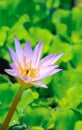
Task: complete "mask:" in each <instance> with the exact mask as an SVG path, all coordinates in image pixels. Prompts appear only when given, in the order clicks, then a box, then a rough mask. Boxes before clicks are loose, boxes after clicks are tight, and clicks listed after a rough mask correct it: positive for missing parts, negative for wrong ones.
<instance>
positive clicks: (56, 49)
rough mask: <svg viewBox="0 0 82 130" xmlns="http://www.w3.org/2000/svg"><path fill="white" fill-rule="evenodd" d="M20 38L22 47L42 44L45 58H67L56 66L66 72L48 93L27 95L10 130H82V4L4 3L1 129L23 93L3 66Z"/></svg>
mask: <svg viewBox="0 0 82 130" xmlns="http://www.w3.org/2000/svg"><path fill="white" fill-rule="evenodd" d="M15 35H16V36H17V37H18V39H19V40H20V42H21V45H22V46H24V45H25V41H26V40H29V41H30V42H31V45H32V47H33V48H34V47H35V46H36V44H37V43H38V42H39V41H40V40H43V42H44V43H43V53H42V57H44V56H46V55H49V54H51V53H56V54H59V53H61V52H64V55H63V56H62V57H61V59H60V60H59V61H57V64H59V67H60V68H62V69H63V71H62V72H60V73H57V74H56V75H53V76H51V77H49V78H47V79H44V80H43V81H44V83H45V84H47V86H48V89H43V88H35V87H34V86H33V87H32V88H31V89H28V90H25V92H24V93H23V95H22V97H21V99H20V102H19V104H18V106H17V108H16V111H15V113H14V115H13V118H12V120H11V122H10V124H9V127H11V130H69V129H70V130H82V1H81V0H13V1H12V0H1V1H0V125H2V124H3V122H4V120H5V117H6V115H7V113H8V111H9V108H10V106H11V104H12V101H13V99H14V97H15V94H16V93H17V91H18V88H19V84H18V83H15V82H13V81H15V79H14V78H12V77H10V76H8V75H7V74H6V73H4V70H3V68H7V65H6V64H5V62H2V61H1V58H2V59H4V60H6V61H7V63H8V65H9V63H10V62H11V59H10V55H9V52H8V48H9V47H11V48H13V49H14V36H15ZM2 70H3V73H2Z"/></svg>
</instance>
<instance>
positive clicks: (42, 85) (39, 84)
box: [32, 81, 48, 88]
mask: <svg viewBox="0 0 82 130" xmlns="http://www.w3.org/2000/svg"><path fill="white" fill-rule="evenodd" d="M32 84H33V85H36V86H39V87H42V88H48V87H47V86H46V85H45V84H44V83H42V82H40V81H37V82H32Z"/></svg>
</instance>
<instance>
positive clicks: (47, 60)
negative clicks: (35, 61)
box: [40, 53, 63, 66]
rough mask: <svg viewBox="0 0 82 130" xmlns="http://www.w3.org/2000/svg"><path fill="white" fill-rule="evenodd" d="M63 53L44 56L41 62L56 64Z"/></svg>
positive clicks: (42, 63) (45, 64)
mask: <svg viewBox="0 0 82 130" xmlns="http://www.w3.org/2000/svg"><path fill="white" fill-rule="evenodd" d="M62 55H63V53H60V54H59V55H56V54H51V55H49V56H46V57H44V58H43V59H42V60H41V61H40V64H41V65H42V66H47V65H52V64H54V63H55V62H56V61H57V60H58V59H59V58H60V57H61V56H62Z"/></svg>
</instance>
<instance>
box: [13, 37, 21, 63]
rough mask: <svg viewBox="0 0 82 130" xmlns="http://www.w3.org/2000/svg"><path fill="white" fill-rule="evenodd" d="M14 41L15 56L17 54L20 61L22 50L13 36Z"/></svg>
mask: <svg viewBox="0 0 82 130" xmlns="http://www.w3.org/2000/svg"><path fill="white" fill-rule="evenodd" d="M14 40H15V48H16V54H17V57H18V59H19V61H21V59H22V55H23V50H22V47H21V45H20V42H19V40H18V39H17V37H16V36H15V38H14Z"/></svg>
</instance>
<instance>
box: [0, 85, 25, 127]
mask: <svg viewBox="0 0 82 130" xmlns="http://www.w3.org/2000/svg"><path fill="white" fill-rule="evenodd" d="M24 90H25V89H24V88H23V87H20V88H19V90H18V93H17V94H16V96H15V99H14V101H13V103H12V105H11V108H10V110H9V112H8V114H7V117H6V119H5V121H4V123H3V125H2V127H1V129H0V130H7V127H8V125H9V122H10V120H11V118H12V116H13V114H14V112H15V109H16V106H17V104H18V102H19V100H20V97H21V95H22V93H23V91H24Z"/></svg>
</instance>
